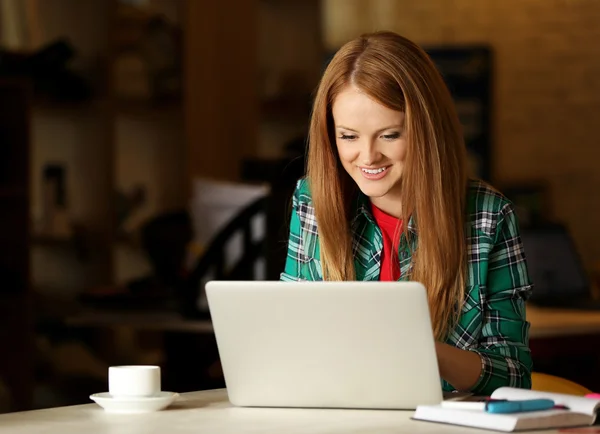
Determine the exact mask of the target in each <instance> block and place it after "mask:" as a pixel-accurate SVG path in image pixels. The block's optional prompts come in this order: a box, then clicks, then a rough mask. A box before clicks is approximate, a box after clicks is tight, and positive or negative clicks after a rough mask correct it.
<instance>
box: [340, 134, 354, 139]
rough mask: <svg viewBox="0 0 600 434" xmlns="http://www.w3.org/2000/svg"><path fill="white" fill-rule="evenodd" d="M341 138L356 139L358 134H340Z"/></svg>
mask: <svg viewBox="0 0 600 434" xmlns="http://www.w3.org/2000/svg"><path fill="white" fill-rule="evenodd" d="M340 139H342V140H354V139H356V136H355V135H352V134H342V135H341V136H340Z"/></svg>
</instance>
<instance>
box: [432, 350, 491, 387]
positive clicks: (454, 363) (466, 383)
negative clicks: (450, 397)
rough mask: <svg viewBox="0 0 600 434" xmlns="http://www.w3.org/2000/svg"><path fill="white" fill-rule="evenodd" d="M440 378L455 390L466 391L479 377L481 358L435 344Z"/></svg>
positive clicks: (470, 353) (472, 353)
mask: <svg viewBox="0 0 600 434" xmlns="http://www.w3.org/2000/svg"><path fill="white" fill-rule="evenodd" d="M435 351H436V353H437V359H438V366H439V370H440V376H441V377H442V378H443V379H444V380H446V381H447V382H448V383H450V384H451V385H452V386H453V387H454V388H455V389H456V390H459V391H468V390H470V389H471V388H472V387H473V386H475V384H476V383H477V380H478V379H479V376H480V375H481V357H480V356H479V354H477V353H474V352H472V351H467V350H461V349H460V348H456V347H453V346H451V345H448V344H443V343H441V342H436V343H435Z"/></svg>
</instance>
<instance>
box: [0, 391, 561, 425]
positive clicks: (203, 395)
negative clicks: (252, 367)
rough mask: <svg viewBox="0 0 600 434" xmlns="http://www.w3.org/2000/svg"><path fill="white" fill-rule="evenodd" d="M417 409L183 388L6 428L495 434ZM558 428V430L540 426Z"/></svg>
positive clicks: (9, 419) (18, 418) (6, 419)
mask: <svg viewBox="0 0 600 434" xmlns="http://www.w3.org/2000/svg"><path fill="white" fill-rule="evenodd" d="M412 414H413V412H412V411H374V410H306V409H281V408H278V409H268V408H236V407H232V406H231V405H230V404H229V401H228V400H227V394H226V392H225V391H224V390H211V391H204V392H192V393H186V394H182V396H181V398H180V399H179V400H178V401H177V402H176V403H175V404H173V405H172V406H171V407H169V408H168V409H166V410H163V411H159V412H156V413H148V414H141V415H115V414H108V413H105V412H104V410H102V408H100V407H99V406H97V405H96V404H87V405H78V406H72V407H59V408H54V409H47V410H36V411H28V412H20V413H8V414H4V415H0V433H2V434H17V433H18V434H29V433H32V434H33V433H36V434H38V433H39V434H72V433H73V434H75V433H77V434H81V433H83V434H86V433H89V434H152V433H160V434H167V433H168V434H177V433H194V434H203V433H210V434H229V433H231V434H234V433H235V434H242V433H273V434H301V433H327V434H333V433H344V434H360V433H365V434H366V433H368V434H371V433H382V434H385V433H389V434H392V433H406V434H413V433H414V434H419V433H420V434H446V433H448V434H483V433H487V434H489V433H490V432H491V431H482V430H477V429H472V428H464V427H459V426H450V425H440V424H435V423H430V422H417V421H413V420H411V419H410V417H411V416H412ZM536 433H538V434H542V433H558V431H536Z"/></svg>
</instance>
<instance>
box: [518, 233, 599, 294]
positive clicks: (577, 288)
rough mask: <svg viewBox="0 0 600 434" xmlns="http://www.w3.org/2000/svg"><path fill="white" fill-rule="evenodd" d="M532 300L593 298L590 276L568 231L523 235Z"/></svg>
mask: <svg viewBox="0 0 600 434" xmlns="http://www.w3.org/2000/svg"><path fill="white" fill-rule="evenodd" d="M521 239H522V241H523V247H524V248H525V255H526V257H527V266H528V269H529V276H530V277H531V280H532V281H533V285H534V290H533V294H532V298H543V297H548V296H550V297H553V296H568V295H587V294H589V289H588V281H587V276H586V274H585V271H584V267H583V264H582V263H581V260H580V258H579V254H578V253H577V251H576V249H575V245H574V243H573V241H572V240H571V237H570V235H569V233H568V232H567V231H566V229H564V228H561V227H558V228H552V229H540V230H537V229H525V230H523V231H522V233H521Z"/></svg>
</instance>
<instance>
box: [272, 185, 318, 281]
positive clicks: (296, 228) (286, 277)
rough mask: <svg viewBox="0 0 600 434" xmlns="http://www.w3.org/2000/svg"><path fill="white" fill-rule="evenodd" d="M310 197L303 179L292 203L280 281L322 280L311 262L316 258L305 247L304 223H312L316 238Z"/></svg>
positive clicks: (297, 186)
mask: <svg viewBox="0 0 600 434" xmlns="http://www.w3.org/2000/svg"><path fill="white" fill-rule="evenodd" d="M309 200H310V196H309V193H308V190H307V186H306V180H305V179H301V180H299V181H298V183H297V184H296V189H295V191H294V196H293V201H292V213H291V218H290V231H289V238H288V250H287V258H286V260H285V268H284V270H283V272H282V273H281V275H280V280H283V281H288V282H290V281H291V282H295V281H299V280H320V279H319V278H318V276H316V272H315V269H314V267H311V266H310V262H312V260H313V259H314V258H312V257H311V256H310V255H311V253H310V252H311V249H308V251H307V248H306V246H305V242H304V241H305V240H304V235H305V233H306V230H305V229H304V228H303V221H304V222H306V221H307V220H309V221H312V222H313V223H312V224H313V226H314V232H315V234H314V236H316V225H315V223H314V217H313V215H312V213H314V210H313V209H312V207H310V206H309V205H308V201H309Z"/></svg>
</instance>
